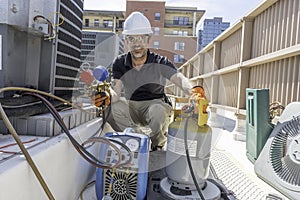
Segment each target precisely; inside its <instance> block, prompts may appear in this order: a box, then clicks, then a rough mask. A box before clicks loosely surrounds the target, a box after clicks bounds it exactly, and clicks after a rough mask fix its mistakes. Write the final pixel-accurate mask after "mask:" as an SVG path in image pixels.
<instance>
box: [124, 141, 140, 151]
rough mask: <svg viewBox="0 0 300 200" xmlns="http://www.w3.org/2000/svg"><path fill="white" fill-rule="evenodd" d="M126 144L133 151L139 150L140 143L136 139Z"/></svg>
mask: <svg viewBox="0 0 300 200" xmlns="http://www.w3.org/2000/svg"><path fill="white" fill-rule="evenodd" d="M125 144H126V146H127V147H128V148H129V149H130V150H131V151H137V150H138V149H139V141H137V140H136V139H129V140H127V141H126V143H125Z"/></svg>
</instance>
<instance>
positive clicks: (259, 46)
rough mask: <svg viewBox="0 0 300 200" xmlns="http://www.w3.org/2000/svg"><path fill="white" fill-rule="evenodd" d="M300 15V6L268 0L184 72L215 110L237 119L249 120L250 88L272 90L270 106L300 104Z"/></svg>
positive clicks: (174, 92)
mask: <svg viewBox="0 0 300 200" xmlns="http://www.w3.org/2000/svg"><path fill="white" fill-rule="evenodd" d="M299 13H300V1H291V0H265V1H264V2H262V3H261V4H260V5H258V6H257V7H256V8H255V9H254V10H252V11H251V12H250V13H249V14H248V15H247V16H245V17H244V18H243V19H241V20H240V21H239V22H237V23H236V24H234V25H232V26H231V27H229V28H228V29H227V30H226V31H225V32H223V33H222V34H221V35H220V36H218V37H217V38H216V39H215V40H213V41H212V42H211V43H210V44H208V45H207V46H206V47H205V48H204V49H202V50H201V51H200V52H199V53H197V54H196V55H195V56H194V57H193V58H191V59H190V60H188V61H187V62H186V63H184V64H183V65H182V66H181V67H180V71H181V72H183V73H184V74H185V75H186V76H187V77H189V78H190V80H191V81H192V82H193V83H194V84H200V85H202V86H203V87H204V88H205V90H206V93H207V97H208V98H209V100H210V102H211V104H212V106H214V105H215V107H217V108H218V109H223V110H231V111H234V113H235V114H243V115H245V109H246V88H258V89H259V88H269V89H270V103H271V102H281V104H282V105H283V106H286V105H287V104H289V103H291V102H293V101H300V67H299V66H300V16H299ZM167 88H168V91H169V93H170V94H172V95H176V96H182V95H183V94H182V92H181V91H180V89H179V88H177V87H176V86H174V85H172V84H170V85H168V86H167Z"/></svg>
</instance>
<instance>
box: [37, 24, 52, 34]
mask: <svg viewBox="0 0 300 200" xmlns="http://www.w3.org/2000/svg"><path fill="white" fill-rule="evenodd" d="M33 28H34V29H35V30H37V31H39V32H41V33H43V34H45V35H49V34H50V33H49V25H48V24H42V23H34V24H33Z"/></svg>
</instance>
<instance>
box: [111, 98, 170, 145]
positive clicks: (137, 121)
mask: <svg viewBox="0 0 300 200" xmlns="http://www.w3.org/2000/svg"><path fill="white" fill-rule="evenodd" d="M111 106H112V107H111V113H110V115H109V116H108V122H109V123H110V125H111V126H112V128H113V129H114V130H115V131H124V130H125V129H126V128H133V129H135V130H139V127H141V126H142V127H149V128H150V129H151V133H150V138H151V142H152V145H151V146H152V147H157V146H160V147H162V146H164V145H165V143H166V140H167V137H166V134H167V129H168V125H169V123H170V116H171V110H172V108H171V106H170V105H169V104H167V103H165V102H164V101H163V100H162V99H153V100H146V101H131V100H130V101H127V100H119V101H118V102H115V103H113V104H112V105H111Z"/></svg>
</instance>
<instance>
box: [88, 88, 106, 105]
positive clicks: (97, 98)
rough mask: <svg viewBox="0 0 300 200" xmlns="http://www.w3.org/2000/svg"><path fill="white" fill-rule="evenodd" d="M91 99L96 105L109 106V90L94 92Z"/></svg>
mask: <svg viewBox="0 0 300 200" xmlns="http://www.w3.org/2000/svg"><path fill="white" fill-rule="evenodd" d="M91 99H92V101H93V104H94V105H95V106H96V107H107V106H109V105H110V95H109V93H108V92H107V91H104V92H93V94H92V95H91Z"/></svg>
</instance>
